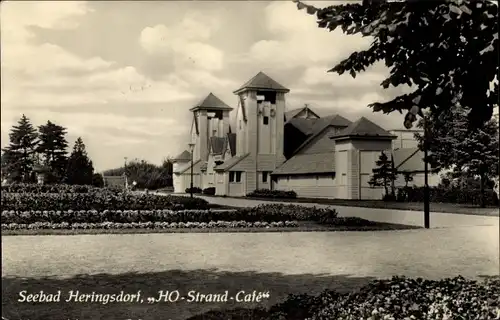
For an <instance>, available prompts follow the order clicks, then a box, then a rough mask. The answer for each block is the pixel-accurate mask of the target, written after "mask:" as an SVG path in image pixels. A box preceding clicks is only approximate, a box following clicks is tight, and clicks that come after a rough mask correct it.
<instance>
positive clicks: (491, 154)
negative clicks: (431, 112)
mask: <svg viewBox="0 0 500 320" xmlns="http://www.w3.org/2000/svg"><path fill="white" fill-rule="evenodd" d="M467 114H468V111H467V109H465V108H461V107H457V108H455V109H450V110H447V111H445V112H443V113H441V114H440V115H439V116H431V117H427V118H426V121H425V122H423V121H420V122H419V124H418V126H419V127H424V126H426V127H427V132H428V142H429V143H428V150H429V158H428V160H429V163H430V164H431V166H433V167H436V168H439V169H453V171H454V175H455V176H460V175H465V176H466V177H470V178H474V177H475V176H478V177H479V178H480V183H479V188H480V190H481V206H484V189H485V187H486V186H487V184H488V183H489V182H490V181H491V180H492V179H493V178H495V177H497V176H498V172H499V169H498V162H499V156H498V152H499V145H498V143H499V140H498V119H497V116H494V117H493V118H492V119H491V120H489V121H487V122H486V123H485V125H484V126H483V127H482V128H474V129H473V130H467V119H468V115H467ZM415 136H416V138H417V140H418V141H419V147H420V148H421V149H422V150H423V143H424V139H423V138H424V137H423V135H422V134H416V135H415Z"/></svg>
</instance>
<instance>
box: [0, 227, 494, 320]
mask: <svg viewBox="0 0 500 320" xmlns="http://www.w3.org/2000/svg"><path fill="white" fill-rule="evenodd" d="M498 242H499V238H498V228H495V227H479V226H478V227H468V228H447V229H433V230H406V231H392V232H385V231H380V232H334V233H329V232H314V233H304V232H302V233H299V232H296V233H295V232H291V233H264V234H255V233H238V234H234V233H233V234H230V233H205V234H141V235H139V234H137V235H93V236H86V235H77V236H57V237H56V236H19V237H2V247H3V248H2V307H3V308H2V310H3V311H2V312H3V316H6V317H7V318H8V319H10V320H18V319H31V320H35V319H68V318H69V319H81V320H83V319H128V318H131V319H143V320H150V319H162V320H163V319H185V318H187V317H189V316H193V315H196V314H200V313H203V312H206V311H208V310H210V309H213V308H218V309H228V308H234V307H244V308H247V307H256V306H259V307H269V306H271V305H273V304H275V303H276V302H279V301H283V300H284V299H285V298H286V296H287V295H288V294H290V293H309V294H318V293H320V292H321V291H323V290H324V289H334V290H340V291H343V292H345V291H350V290H353V289H357V288H359V287H360V286H362V285H365V284H367V283H368V282H369V281H370V280H372V279H374V278H390V277H392V276H393V275H406V276H408V277H419V276H420V277H424V278H430V279H440V278H444V277H453V276H456V275H458V274H461V275H463V276H465V277H468V278H471V277H472V278H474V277H478V276H481V275H496V274H498V268H499V263H498V261H499V259H498V258H499V257H498V251H499V248H498ZM28 289H29V290H32V291H37V290H44V291H51V290H62V291H63V292H66V291H69V290H80V291H82V292H83V291H86V292H88V291H98V292H110V291H112V292H119V291H120V290H125V291H127V292H131V293H133V292H136V291H137V290H142V294H143V295H148V294H150V295H154V294H155V293H156V291H158V290H169V289H170V290H175V289H177V290H179V291H180V292H186V291H189V290H199V291H201V292H203V293H215V292H222V291H224V290H229V291H230V292H232V293H235V292H237V291H239V290H245V291H253V290H262V291H269V294H270V298H269V299H267V300H266V301H264V302H262V303H254V304H244V305H236V304H235V303H227V304H225V303H186V302H180V303H176V304H162V305H160V304H155V305H146V304H119V305H117V304H108V305H94V304H88V303H78V304H75V303H61V304H52V305H51V304H39V305H28V304H20V303H18V302H16V300H17V298H18V296H17V295H18V292H19V291H21V290H28Z"/></svg>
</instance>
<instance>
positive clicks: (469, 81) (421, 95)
mask: <svg viewBox="0 0 500 320" xmlns="http://www.w3.org/2000/svg"><path fill="white" fill-rule="evenodd" d="M294 1H295V2H298V3H297V6H298V8H299V9H306V10H307V13H309V14H315V15H316V18H317V19H316V22H317V23H318V27H319V28H325V29H328V30H329V31H333V30H335V29H336V28H338V27H340V28H341V29H342V31H343V32H344V33H345V34H348V35H354V34H357V35H363V36H365V37H371V39H372V40H373V41H372V42H371V44H370V47H369V48H367V49H366V50H360V51H358V52H353V53H352V54H351V55H350V56H349V57H346V59H344V60H342V61H340V62H339V63H338V64H337V65H336V66H335V67H333V68H332V69H331V70H329V71H330V72H336V73H338V74H343V73H345V72H348V73H350V74H351V76H352V77H355V76H356V75H357V74H358V73H361V72H363V71H365V70H367V69H368V68H369V67H370V66H372V65H373V64H375V63H376V62H378V61H383V62H385V65H386V66H387V67H388V68H389V69H390V75H389V77H388V78H387V79H385V80H384V81H383V82H382V83H381V86H382V87H383V88H388V87H389V86H391V85H392V86H393V87H397V86H399V85H402V84H406V85H409V86H411V87H412V89H414V90H413V91H412V92H411V93H408V94H402V95H400V96H398V97H396V98H394V99H393V100H390V101H387V102H383V103H379V102H375V103H373V104H371V105H370V106H371V107H372V108H373V110H374V111H383V112H384V113H391V112H394V111H400V112H403V111H405V110H409V112H408V113H407V115H406V118H405V126H406V127H407V128H410V127H411V126H412V124H413V123H414V122H415V121H416V117H417V115H422V114H421V113H422V110H423V109H425V110H428V109H430V111H431V112H432V113H436V114H439V113H441V112H442V111H444V110H448V109H453V108H455V107H457V106H465V107H468V108H469V110H470V112H469V113H468V121H467V127H469V129H472V128H474V127H482V126H483V125H484V123H485V122H486V121H488V120H489V119H491V117H492V115H493V108H494V106H495V105H497V104H498V96H499V95H498V93H499V92H498V81H496V82H493V81H494V79H495V77H496V76H497V74H498V71H499V64H498V2H497V1H490V0H477V1H462V0H445V1H410V0H406V1H389V0H363V1H362V3H349V4H342V5H335V6H330V7H328V8H323V9H317V8H315V7H314V6H312V5H308V4H304V3H301V2H300V1H297V0H294ZM311 22H312V21H311ZM436 30H439V32H436ZM492 82H493V89H490V85H491V84H492Z"/></svg>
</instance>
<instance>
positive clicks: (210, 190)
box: [203, 187, 215, 196]
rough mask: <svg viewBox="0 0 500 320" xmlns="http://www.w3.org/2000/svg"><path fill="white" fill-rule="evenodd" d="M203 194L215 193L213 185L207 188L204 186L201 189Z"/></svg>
mask: <svg viewBox="0 0 500 320" xmlns="http://www.w3.org/2000/svg"><path fill="white" fill-rule="evenodd" d="M203 194H208V195H211V196H213V195H215V187H209V188H205V189H203Z"/></svg>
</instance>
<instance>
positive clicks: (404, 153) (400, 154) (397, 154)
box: [392, 148, 418, 169]
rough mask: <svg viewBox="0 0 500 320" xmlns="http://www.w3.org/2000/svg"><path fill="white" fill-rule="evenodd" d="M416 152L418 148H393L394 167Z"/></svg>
mask: <svg viewBox="0 0 500 320" xmlns="http://www.w3.org/2000/svg"><path fill="white" fill-rule="evenodd" d="M417 152H418V148H401V149H394V150H393V151H392V160H393V161H394V167H395V168H396V169H397V168H398V167H400V166H401V165H402V164H403V163H404V162H405V161H406V160H408V159H409V158H410V157H412V156H413V155H414V154H415V153H417Z"/></svg>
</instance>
